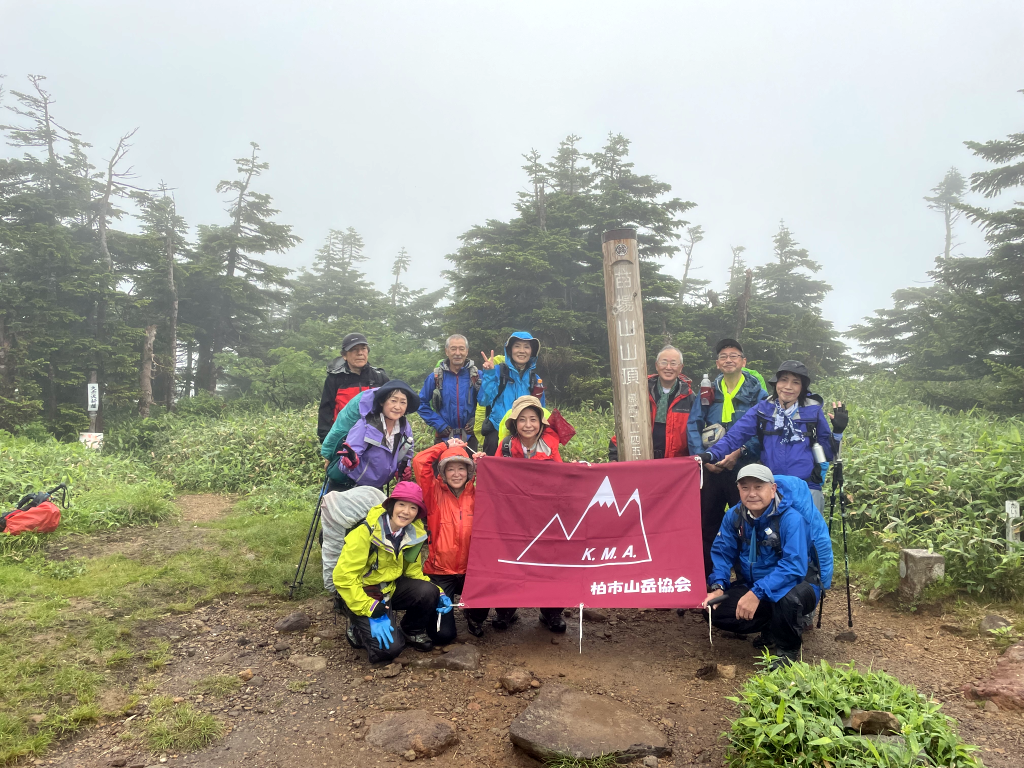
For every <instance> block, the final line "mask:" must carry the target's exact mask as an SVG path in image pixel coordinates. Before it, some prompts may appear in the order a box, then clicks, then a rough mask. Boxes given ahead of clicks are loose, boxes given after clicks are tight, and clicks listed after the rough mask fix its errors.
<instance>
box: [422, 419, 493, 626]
mask: <svg viewBox="0 0 1024 768" xmlns="http://www.w3.org/2000/svg"><path fill="white" fill-rule="evenodd" d="M483 455H485V454H484V453H482V452H479V453H474V452H473V451H472V450H470V448H469V446H468V445H467V444H466V443H464V442H463V441H462V440H459V439H458V438H451V439H449V440H445V441H443V442H440V443H437V444H436V445H434V446H431V447H430V448H428V449H427V450H425V451H420V452H419V453H418V454H416V456H415V457H414V458H413V460H412V468H413V473H414V474H415V475H416V482H417V483H418V484H419V486H420V490H422V491H423V499H424V502H425V504H426V508H427V514H426V518H427V532H428V534H429V536H430V544H429V546H428V555H427V559H426V561H425V562H424V563H423V572H424V573H426V574H427V576H428V577H429V578H430V580H431V581H432V582H434V584H436V585H437V586H438V587H440V588H441V589H442V590H443V591H444V593H445V594H446V595H447V596H448V598H449V599H450V600H452V601H454V600H455V596H456V595H460V594H462V589H463V587H464V586H465V583H466V565H467V563H468V562H469V540H470V536H471V535H472V533H473V506H474V501H475V499H476V487H475V475H476V464H475V459H477V458H479V457H480V456H483ZM489 612H490V609H489V608H467V609H466V610H465V611H463V616H465V618H466V627H467V629H468V630H469V633H470V634H471V635H473V636H474V637H481V636H482V635H483V633H484V622H485V621H486V620H487V614H488V613H489ZM428 632H429V633H431V637H432V638H433V640H434V644H435V645H448V644H449V643H451V642H452V641H454V640H455V634H456V630H455V616H454V614H452V613H446V614H445V615H443V616H442V617H441V621H440V624H439V625H437V627H436V629H435V627H429V628H428Z"/></svg>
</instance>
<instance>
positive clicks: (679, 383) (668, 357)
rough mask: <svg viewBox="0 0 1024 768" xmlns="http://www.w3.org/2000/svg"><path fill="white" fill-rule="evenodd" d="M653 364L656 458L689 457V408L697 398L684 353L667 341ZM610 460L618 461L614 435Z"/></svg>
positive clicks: (650, 384) (651, 394)
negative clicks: (686, 366)
mask: <svg viewBox="0 0 1024 768" xmlns="http://www.w3.org/2000/svg"><path fill="white" fill-rule="evenodd" d="M654 367H655V370H656V371H657V373H655V374H652V375H651V376H648V377H647V395H648V399H649V400H650V403H651V428H652V429H651V431H652V437H653V441H654V458H656V459H672V458H675V457H677V456H689V455H690V451H689V450H688V436H687V431H686V430H687V423H688V422H689V420H690V411H691V410H693V404H694V401H695V400H696V399H697V398H696V395H694V393H693V388H692V387H691V386H690V384H691V382H690V380H689V379H688V378H687V377H686V376H684V375H683V353H682V352H680V351H679V350H678V349H676V348H675V347H673V346H672V345H671V344H666V345H665V346H664V347H662V348H661V351H660V352H659V353H658V358H657V360H656V361H655V363H654ZM608 460H609V461H618V460H619V451H618V446H617V444H616V440H615V436H614V435H612V439H611V442H610V443H609V445H608Z"/></svg>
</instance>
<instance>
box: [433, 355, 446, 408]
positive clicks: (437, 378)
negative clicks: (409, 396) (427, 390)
mask: <svg viewBox="0 0 1024 768" xmlns="http://www.w3.org/2000/svg"><path fill="white" fill-rule="evenodd" d="M443 382H444V373H443V372H442V371H441V366H440V365H438V366H437V367H436V368H435V369H434V393H433V395H431V397H430V407H431V408H433V409H434V410H435V411H437V412H438V413H440V412H441V384H442V383H443Z"/></svg>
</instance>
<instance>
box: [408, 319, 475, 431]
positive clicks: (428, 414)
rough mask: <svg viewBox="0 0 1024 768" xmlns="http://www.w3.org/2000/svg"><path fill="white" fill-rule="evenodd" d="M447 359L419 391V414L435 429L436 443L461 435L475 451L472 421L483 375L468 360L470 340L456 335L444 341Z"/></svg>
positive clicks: (428, 377)
mask: <svg viewBox="0 0 1024 768" xmlns="http://www.w3.org/2000/svg"><path fill="white" fill-rule="evenodd" d="M444 354H445V359H444V360H442V361H441V362H440V363H439V364H438V366H437V367H436V368H435V369H434V372H433V373H431V374H430V375H429V376H427V380H426V381H425V382H423V389H421V390H420V408H419V415H420V418H421V419H423V420H424V421H425V422H427V424H429V425H430V426H431V427H433V429H434V442H435V443H439V442H441V441H442V440H448V439H450V438H453V437H454V438H458V439H459V440H462V441H463V442H465V443H466V444H467V445H469V447H470V448H472V449H473V450H474V451H475V450H476V449H477V437H476V434H475V433H474V428H473V427H474V425H473V422H474V420H475V417H476V398H477V392H478V391H479V390H480V374H479V372H478V371H477V369H476V365H475V364H474V363H473V361H472V360H470V359H469V342H468V341H466V337H465V336H463V335H462V334H458V333H456V334H453V335H451V336H449V337H448V340H447V341H446V342H445V343H444Z"/></svg>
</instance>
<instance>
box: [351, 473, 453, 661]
mask: <svg viewBox="0 0 1024 768" xmlns="http://www.w3.org/2000/svg"><path fill="white" fill-rule="evenodd" d="M424 509H425V507H424V504H423V494H422V493H421V492H420V489H419V486H417V485H416V484H415V483H411V482H401V483H398V485H396V486H395V490H394V491H393V492H392V494H391V496H390V497H388V498H387V499H386V500H385V501H384V502H383V503H382V504H381V505H380V506H377V507H374V508H373V509H371V510H370V512H369V514H367V516H366V520H364V521H363V522H362V523H361V524H360V525H359V526H357V527H356V528H354V529H353V530H352V531H351V532H350V533H349V534H348V536H346V537H345V547H344V549H342V551H341V556H340V557H339V558H338V564H337V565H336V566H335V568H334V585H335V587H337V590H338V594H339V595H340V596H341V599H342V600H343V601H344V612H345V613H346V614H347V615H348V641H349V644H350V645H351V646H352V647H353V648H365V649H366V651H367V657H368V659H369V661H370V663H371V664H375V663H378V662H382V661H390V660H391V659H393V658H395V657H396V656H398V654H400V653H401V652H402V651H404V650H405V646H406V645H410V646H412V647H413V648H415V649H416V650H418V651H429V650H431V649H432V648H433V647H434V644H433V642H432V641H431V640H430V637H429V635H428V634H427V627H428V626H430V624H431V622H434V623H435V624H436V622H437V613H447V612H449V611H451V609H452V606H451V601H450V600H449V599H448V598H447V597H444V596H443V593H442V592H441V590H440V589H438V588H437V587H436V586H434V584H432V583H431V582H430V580H429V579H428V578H427V577H426V576H425V575H424V574H423V568H422V566H421V565H420V550H421V549H422V548H423V545H424V544H425V543H426V541H427V534H426V531H425V530H424V528H423V522H422V521H421V520H420V517H421V515H422V513H423V512H424ZM403 610H404V611H405V616H404V617H403V619H402V622H401V625H400V626H396V625H395V611H403Z"/></svg>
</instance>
